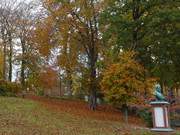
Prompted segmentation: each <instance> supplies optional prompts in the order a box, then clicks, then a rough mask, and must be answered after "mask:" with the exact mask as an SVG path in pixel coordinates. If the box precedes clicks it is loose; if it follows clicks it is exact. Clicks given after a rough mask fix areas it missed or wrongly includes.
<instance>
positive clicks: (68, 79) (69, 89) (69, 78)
mask: <svg viewBox="0 0 180 135" xmlns="http://www.w3.org/2000/svg"><path fill="white" fill-rule="evenodd" d="M71 74H72V73H71V72H70V71H67V92H68V96H72V76H71Z"/></svg>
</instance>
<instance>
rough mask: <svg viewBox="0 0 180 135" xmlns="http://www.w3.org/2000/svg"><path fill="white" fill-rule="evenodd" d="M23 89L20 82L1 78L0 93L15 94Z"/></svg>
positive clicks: (4, 94)
mask: <svg viewBox="0 0 180 135" xmlns="http://www.w3.org/2000/svg"><path fill="white" fill-rule="evenodd" d="M20 90H21V86H20V84H17V83H15V82H7V81H4V80H0V95H1V96H15V95H16V94H17V93H18V92H19V91H20Z"/></svg>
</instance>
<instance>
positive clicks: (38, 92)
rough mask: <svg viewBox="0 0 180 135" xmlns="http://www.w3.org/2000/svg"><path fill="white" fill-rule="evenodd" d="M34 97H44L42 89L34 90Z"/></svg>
mask: <svg viewBox="0 0 180 135" xmlns="http://www.w3.org/2000/svg"><path fill="white" fill-rule="evenodd" d="M36 95H37V96H44V91H43V89H40V88H37V90H36Z"/></svg>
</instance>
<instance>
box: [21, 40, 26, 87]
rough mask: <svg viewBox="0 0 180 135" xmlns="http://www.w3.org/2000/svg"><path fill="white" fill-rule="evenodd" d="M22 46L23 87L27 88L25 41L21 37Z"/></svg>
mask: <svg viewBox="0 0 180 135" xmlns="http://www.w3.org/2000/svg"><path fill="white" fill-rule="evenodd" d="M21 48H22V60H21V85H22V89H23V90H24V89H25V64H26V61H25V41H24V40H23V39H21Z"/></svg>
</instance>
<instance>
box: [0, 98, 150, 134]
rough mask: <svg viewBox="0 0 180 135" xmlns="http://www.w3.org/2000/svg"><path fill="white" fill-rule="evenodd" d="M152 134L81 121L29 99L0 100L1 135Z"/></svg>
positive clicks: (109, 123) (117, 124) (110, 123)
mask: <svg viewBox="0 0 180 135" xmlns="http://www.w3.org/2000/svg"><path fill="white" fill-rule="evenodd" d="M123 134H124V135H153V134H152V133H151V132H149V131H146V130H141V129H139V128H138V129H136V128H135V127H134V126H132V125H128V126H127V125H126V124H123V123H120V122H118V121H109V120H105V121H104V120H98V119H93V118H84V119H83V118H82V117H79V116H75V115H72V114H71V113H68V112H63V111H62V112H61V111H54V110H50V109H47V108H46V107H45V106H42V104H40V103H39V102H36V101H31V100H28V99H20V98H10V97H8V98H7V97H0V135H123Z"/></svg>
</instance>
